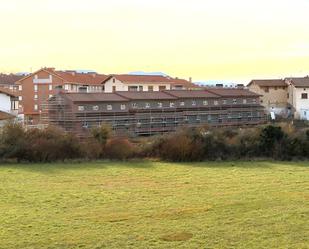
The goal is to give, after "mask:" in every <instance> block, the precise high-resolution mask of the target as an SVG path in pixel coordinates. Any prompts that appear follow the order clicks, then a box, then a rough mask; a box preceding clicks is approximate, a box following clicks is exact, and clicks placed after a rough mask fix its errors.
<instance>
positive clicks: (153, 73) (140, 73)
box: [129, 71, 168, 76]
mask: <svg viewBox="0 0 309 249" xmlns="http://www.w3.org/2000/svg"><path fill="white" fill-rule="evenodd" d="M129 74H131V75H160V76H168V75H167V74H166V73H162V72H144V71H134V72H130V73H129Z"/></svg>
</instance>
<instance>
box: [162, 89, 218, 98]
mask: <svg viewBox="0 0 309 249" xmlns="http://www.w3.org/2000/svg"><path fill="white" fill-rule="evenodd" d="M164 92H166V93H168V94H170V95H172V96H175V97H177V98H218V97H219V96H218V95H216V94H214V93H211V92H209V91H205V90H167V91H164Z"/></svg>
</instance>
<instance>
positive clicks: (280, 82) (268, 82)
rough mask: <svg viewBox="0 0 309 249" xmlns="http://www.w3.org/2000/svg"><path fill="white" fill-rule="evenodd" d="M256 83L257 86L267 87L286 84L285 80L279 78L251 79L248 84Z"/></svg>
mask: <svg viewBox="0 0 309 249" xmlns="http://www.w3.org/2000/svg"><path fill="white" fill-rule="evenodd" d="M252 84H256V85H258V86H262V87H267V86H272V87H275V86H287V84H286V82H285V81H284V80H281V79H265V80H252V81H251V82H250V83H249V84H248V86H250V85H252Z"/></svg>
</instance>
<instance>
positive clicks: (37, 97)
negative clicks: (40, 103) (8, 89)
mask: <svg viewBox="0 0 309 249" xmlns="http://www.w3.org/2000/svg"><path fill="white" fill-rule="evenodd" d="M52 96H53V95H52V94H49V95H48V98H51V97H52ZM38 99H39V96H38V95H37V94H34V100H38ZM18 100H19V101H22V100H23V97H22V96H18Z"/></svg>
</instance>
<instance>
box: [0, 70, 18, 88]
mask: <svg viewBox="0 0 309 249" xmlns="http://www.w3.org/2000/svg"><path fill="white" fill-rule="evenodd" d="M23 77H24V75H17V74H4V73H0V87H2V88H8V89H10V90H11V91H15V90H17V86H16V85H15V82H16V81H18V80H20V79H21V78H23Z"/></svg>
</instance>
